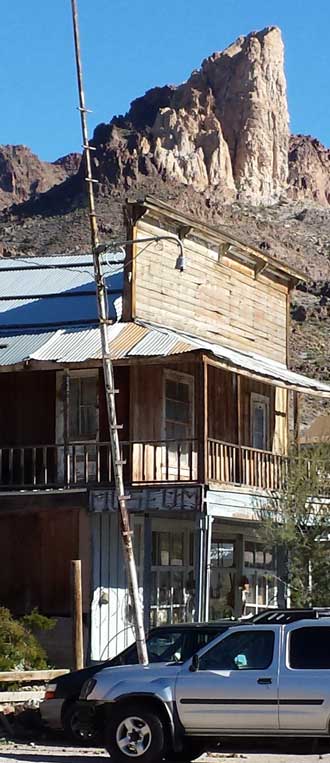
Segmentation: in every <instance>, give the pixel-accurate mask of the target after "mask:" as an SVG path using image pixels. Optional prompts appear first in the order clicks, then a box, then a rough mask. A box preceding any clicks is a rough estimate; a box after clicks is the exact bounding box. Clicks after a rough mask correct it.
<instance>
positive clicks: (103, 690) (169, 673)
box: [87, 662, 182, 701]
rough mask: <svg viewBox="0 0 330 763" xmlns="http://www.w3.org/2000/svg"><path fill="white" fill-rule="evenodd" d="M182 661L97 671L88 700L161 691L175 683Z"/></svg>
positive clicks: (110, 698)
mask: <svg viewBox="0 0 330 763" xmlns="http://www.w3.org/2000/svg"><path fill="white" fill-rule="evenodd" d="M181 669H182V663H181V664H180V663H173V662H171V663H168V662H157V663H152V664H150V665H118V666H117V667H113V668H105V669H104V670H102V671H100V672H99V673H96V674H95V675H94V676H93V678H94V680H95V681H96V683H95V685H94V687H93V688H92V691H91V692H90V693H89V694H88V696H87V699H88V700H97V701H102V700H109V701H111V700H113V701H114V700H115V699H117V698H118V697H120V696H122V695H124V694H127V693H131V692H133V691H134V693H139V692H150V693H159V691H160V690H161V691H162V692H163V691H164V690H166V687H169V686H171V685H172V684H174V683H175V680H176V677H177V675H178V672H179V671H180V670H181Z"/></svg>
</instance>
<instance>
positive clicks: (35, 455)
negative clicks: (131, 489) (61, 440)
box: [0, 439, 198, 490]
mask: <svg viewBox="0 0 330 763" xmlns="http://www.w3.org/2000/svg"><path fill="white" fill-rule="evenodd" d="M197 447H198V442H197V440H194V439H189V440H182V441H177V440H155V441H148V442H143V441H140V442H122V443H121V450H122V458H123V461H124V479H125V481H126V482H127V483H136V484H139V483H153V482H169V481H171V482H172V481H173V482H182V481H184V482H194V481H197V478H198V475H197ZM112 483H113V470H112V459H111V448H110V443H109V442H70V443H69V444H67V445H64V444H59V445H55V444H52V445H30V446H24V447H23V446H22V447H19V446H7V447H2V448H0V489H2V490H10V489H12V490H17V489H21V490H34V489H35V490H37V489H41V488H49V489H50V488H54V489H55V488H60V487H71V488H72V487H77V488H79V487H83V486H86V485H89V486H96V485H107V484H112Z"/></svg>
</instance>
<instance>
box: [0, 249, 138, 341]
mask: <svg viewBox="0 0 330 763" xmlns="http://www.w3.org/2000/svg"><path fill="white" fill-rule="evenodd" d="M123 259H124V254H123V253H122V252H120V253H117V254H114V255H111V263H110V262H108V258H107V257H105V256H103V257H102V258H101V261H102V269H103V273H104V277H105V283H106V286H107V290H108V308H109V317H110V318H113V319H116V318H117V319H118V318H120V317H121V314H122V291H123V281H124V279H123V272H124V270H123ZM96 322H97V305H96V295H95V281H94V271H93V260H92V257H91V255H90V254H86V255H75V256H72V255H70V256H64V255H63V256H58V257H57V256H56V257H35V258H34V257H33V258H32V257H30V258H23V257H17V258H15V259H13V258H8V259H7V258H6V259H3V260H1V262H0V328H6V327H11V328H17V327H22V328H24V327H26V328H28V327H31V328H37V329H38V328H39V327H41V326H43V327H44V328H46V327H47V326H58V325H62V326H65V325H68V324H75V325H78V324H80V323H90V324H91V323H94V324H95V323H96Z"/></svg>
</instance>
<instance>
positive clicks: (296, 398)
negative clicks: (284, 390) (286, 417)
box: [293, 392, 300, 450]
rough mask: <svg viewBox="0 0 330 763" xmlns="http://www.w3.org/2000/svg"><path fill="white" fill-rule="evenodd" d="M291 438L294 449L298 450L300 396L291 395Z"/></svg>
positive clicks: (297, 394)
mask: <svg viewBox="0 0 330 763" xmlns="http://www.w3.org/2000/svg"><path fill="white" fill-rule="evenodd" d="M293 436H294V444H295V447H296V448H297V449H298V450H299V445H300V442H299V441H300V394H299V392H294V393H293Z"/></svg>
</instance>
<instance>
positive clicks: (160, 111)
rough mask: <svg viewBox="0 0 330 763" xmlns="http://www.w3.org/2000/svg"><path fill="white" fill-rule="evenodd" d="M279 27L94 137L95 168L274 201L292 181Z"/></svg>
mask: <svg viewBox="0 0 330 763" xmlns="http://www.w3.org/2000/svg"><path fill="white" fill-rule="evenodd" d="M283 55H284V54H283V43H282V38H281V33H280V30H279V29H277V28H276V27H267V28H266V29H264V30H263V31H261V32H252V33H251V34H249V35H248V36H247V37H239V38H238V40H236V42H235V43H233V44H232V45H230V46H229V47H228V48H227V49H226V50H224V51H223V52H219V53H214V54H213V55H211V56H209V57H208V58H206V59H205V60H204V61H203V63H202V65H201V68H200V69H198V70H195V71H194V72H193V73H192V74H191V76H190V77H189V79H188V80H187V82H184V83H183V84H182V85H179V86H177V87H175V86H166V87H163V88H154V89H152V90H150V91H148V92H147V93H146V94H145V96H143V97H141V98H138V99H136V100H135V101H134V102H133V103H132V105H131V108H130V110H129V112H128V113H127V114H126V116H125V117H116V118H114V119H113V120H112V122H111V123H110V125H108V126H105V125H102V126H99V127H98V128H97V129H96V131H95V134H94V141H93V142H94V146H95V148H96V155H95V170H96V173H97V174H98V176H99V179H100V180H101V181H104V182H105V184H106V185H107V184H110V185H113V184H114V185H116V184H118V183H124V184H125V185H127V186H129V185H131V184H132V183H135V182H136V181H138V180H139V177H141V176H143V177H145V176H155V175H158V176H159V177H160V178H162V179H163V180H164V181H166V182H170V181H176V182H179V183H182V184H184V185H189V186H192V187H193V188H194V190H196V191H209V192H213V191H216V192H217V193H218V194H220V196H221V198H222V199H224V200H227V201H230V200H233V199H239V200H240V199H244V200H247V201H250V202H252V203H260V202H263V203H266V204H271V203H274V202H275V201H276V200H277V199H278V198H279V197H280V196H281V195H282V194H283V192H284V191H285V190H286V188H287V178H288V145H289V128H288V109H287V100H286V83H285V77H284V69H283Z"/></svg>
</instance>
